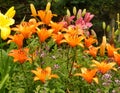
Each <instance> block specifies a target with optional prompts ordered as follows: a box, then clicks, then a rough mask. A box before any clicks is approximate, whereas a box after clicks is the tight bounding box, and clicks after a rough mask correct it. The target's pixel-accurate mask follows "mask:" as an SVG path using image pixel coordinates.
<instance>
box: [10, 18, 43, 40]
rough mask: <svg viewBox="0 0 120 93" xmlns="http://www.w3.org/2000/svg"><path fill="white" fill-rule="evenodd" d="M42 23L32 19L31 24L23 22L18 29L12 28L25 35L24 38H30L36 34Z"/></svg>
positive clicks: (17, 26)
mask: <svg viewBox="0 0 120 93" xmlns="http://www.w3.org/2000/svg"><path fill="white" fill-rule="evenodd" d="M41 24H42V23H41V22H38V23H37V22H36V19H34V18H33V19H30V20H29V22H21V24H20V25H16V27H14V28H12V30H14V31H18V32H20V33H21V34H23V36H24V38H29V37H31V35H32V34H33V33H35V32H36V27H38V26H39V25H41Z"/></svg>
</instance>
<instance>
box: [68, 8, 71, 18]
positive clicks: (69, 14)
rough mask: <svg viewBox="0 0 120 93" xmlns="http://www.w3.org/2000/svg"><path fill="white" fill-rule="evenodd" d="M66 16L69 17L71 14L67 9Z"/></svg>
mask: <svg viewBox="0 0 120 93" xmlns="http://www.w3.org/2000/svg"><path fill="white" fill-rule="evenodd" d="M67 16H68V17H70V16H71V13H70V10H69V9H67Z"/></svg>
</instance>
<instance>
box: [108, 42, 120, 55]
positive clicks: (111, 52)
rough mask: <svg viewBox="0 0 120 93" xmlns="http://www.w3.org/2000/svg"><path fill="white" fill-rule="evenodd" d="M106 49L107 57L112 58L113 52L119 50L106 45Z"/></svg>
mask: <svg viewBox="0 0 120 93" xmlns="http://www.w3.org/2000/svg"><path fill="white" fill-rule="evenodd" d="M106 49H107V53H108V56H109V57H113V56H114V52H117V50H119V49H120V48H115V47H114V46H112V45H110V44H106Z"/></svg>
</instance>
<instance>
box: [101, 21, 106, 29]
mask: <svg viewBox="0 0 120 93" xmlns="http://www.w3.org/2000/svg"><path fill="white" fill-rule="evenodd" d="M102 27H103V30H105V28H106V23H105V22H103V23H102Z"/></svg>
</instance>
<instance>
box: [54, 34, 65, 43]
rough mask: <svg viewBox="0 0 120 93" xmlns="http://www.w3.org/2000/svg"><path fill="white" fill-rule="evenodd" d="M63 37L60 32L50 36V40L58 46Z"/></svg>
mask: <svg viewBox="0 0 120 93" xmlns="http://www.w3.org/2000/svg"><path fill="white" fill-rule="evenodd" d="M63 37H64V35H63V34H62V33H60V32H58V34H52V38H53V40H54V41H55V42H56V43H57V44H58V45H60V44H61V41H62V40H63Z"/></svg>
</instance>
